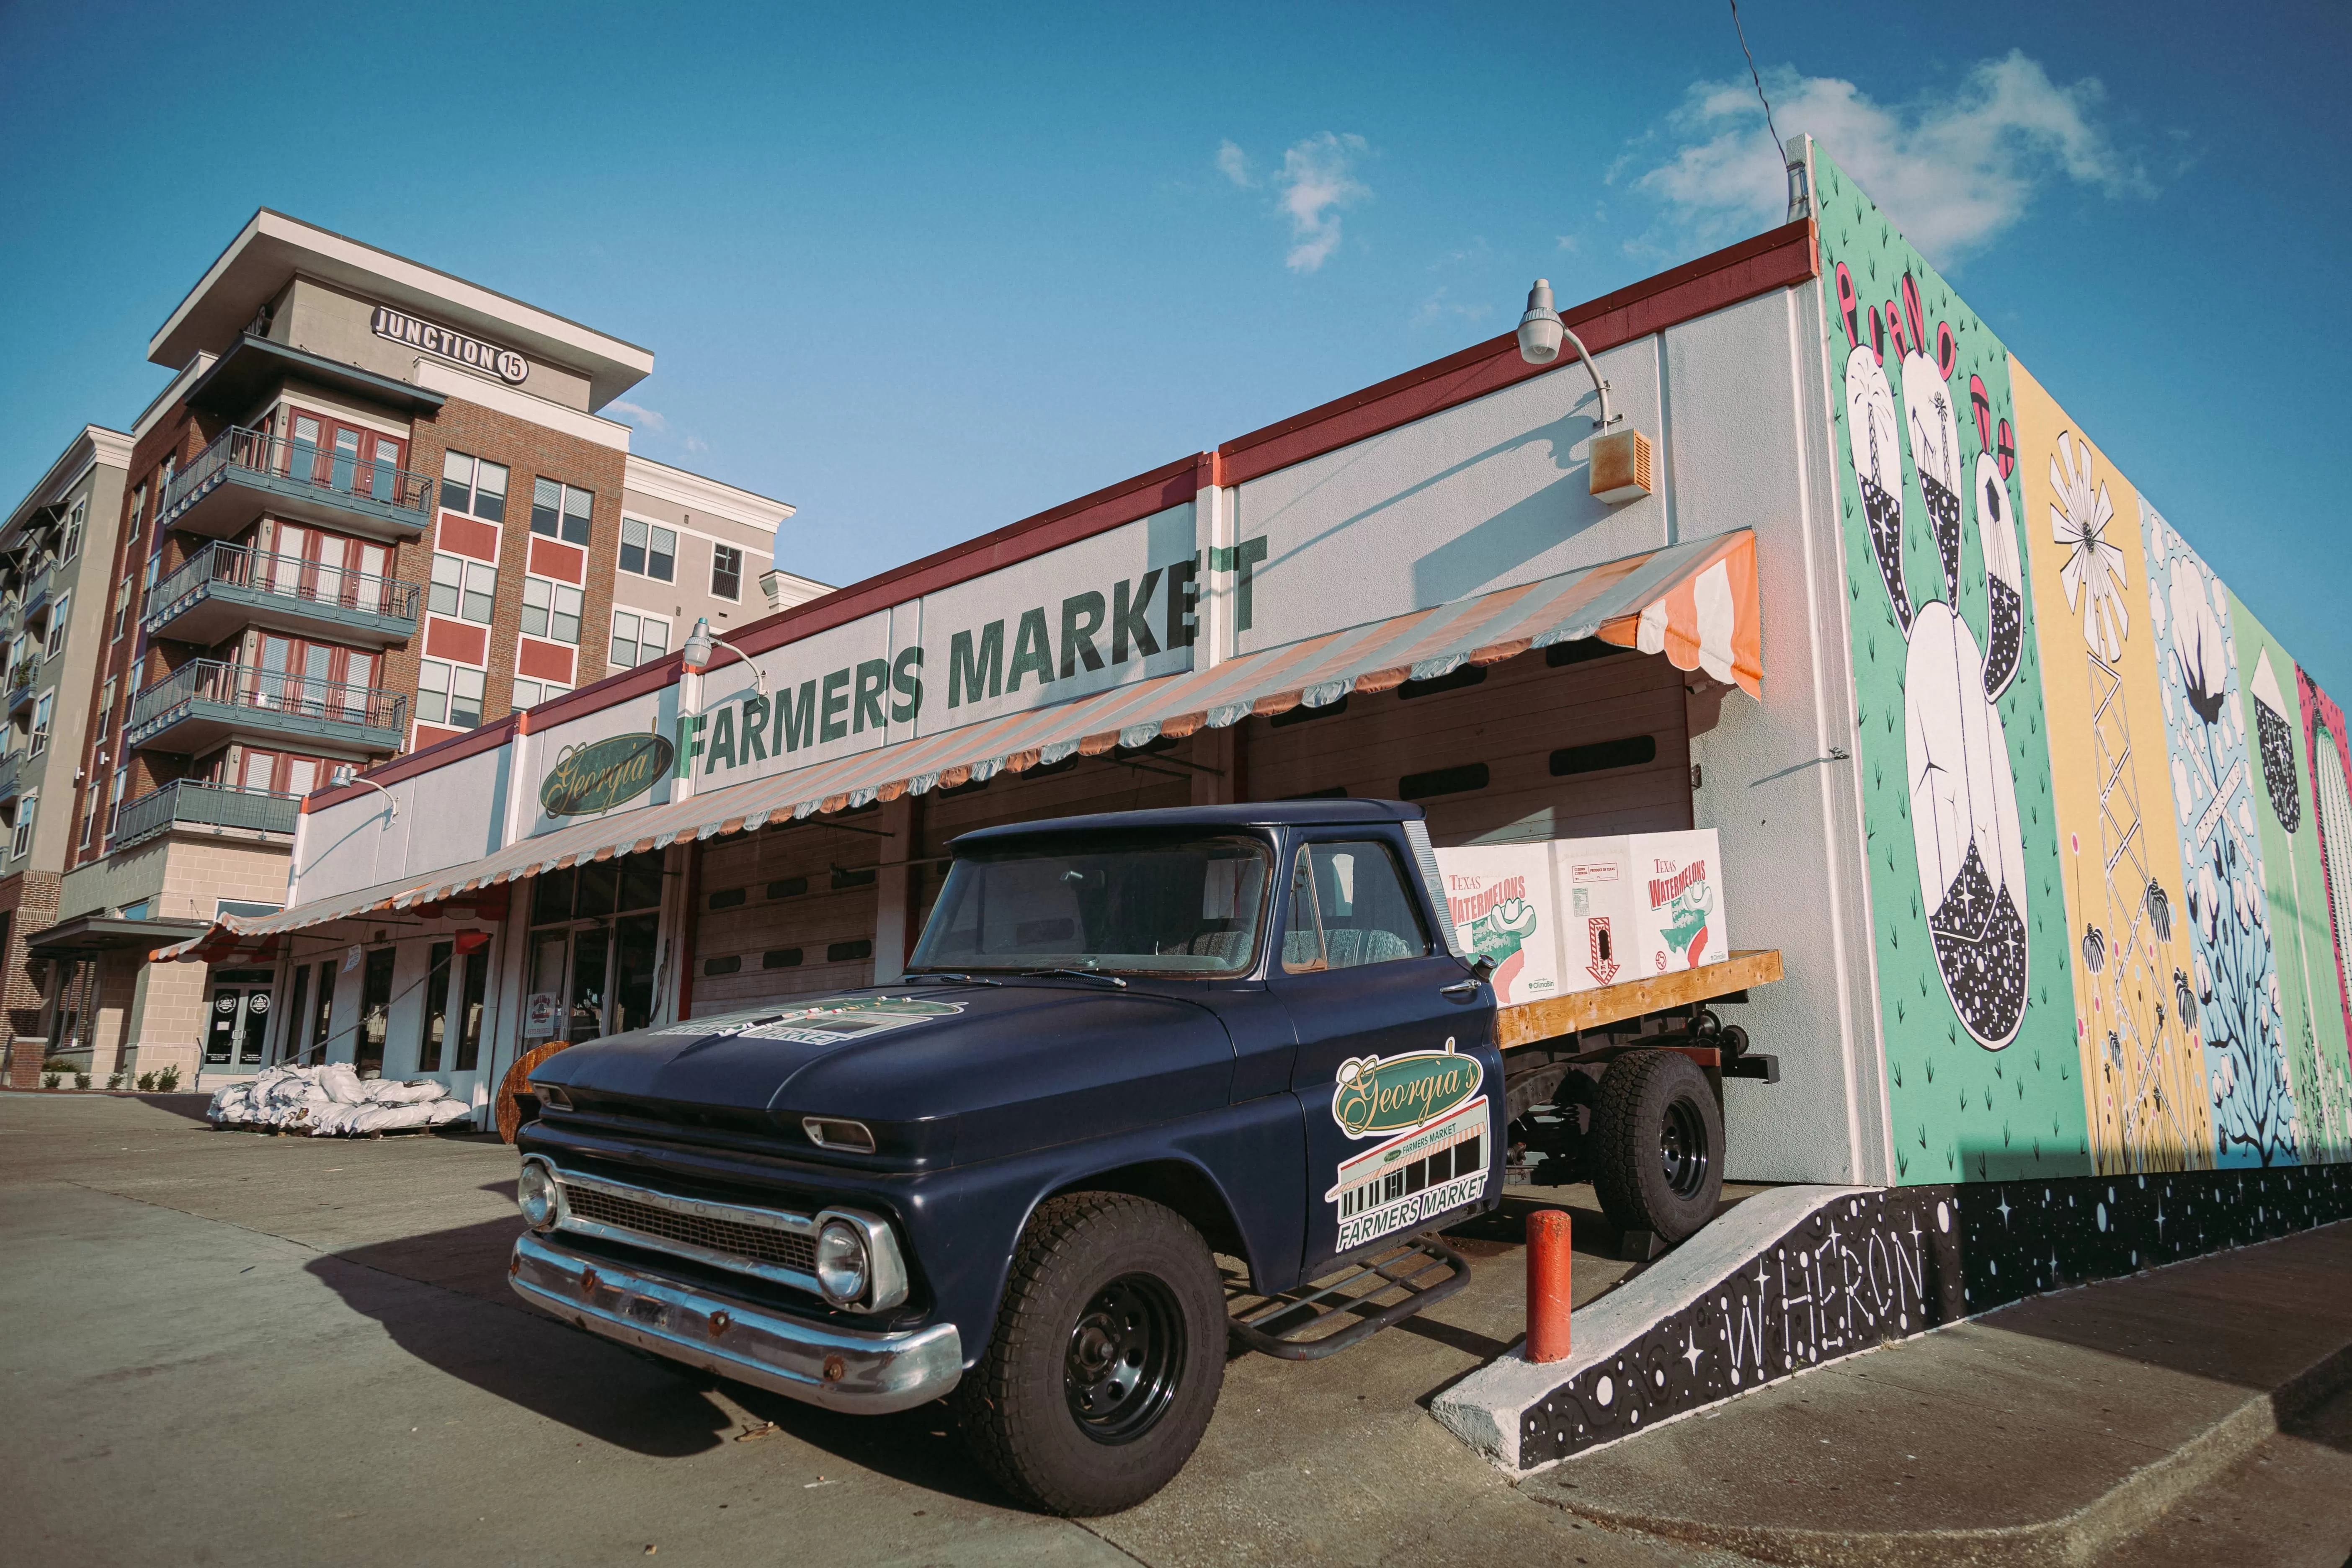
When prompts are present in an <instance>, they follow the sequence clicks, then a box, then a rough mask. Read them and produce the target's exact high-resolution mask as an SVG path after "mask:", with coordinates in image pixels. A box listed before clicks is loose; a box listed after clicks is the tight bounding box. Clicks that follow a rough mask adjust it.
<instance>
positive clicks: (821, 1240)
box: [816, 1219, 873, 1307]
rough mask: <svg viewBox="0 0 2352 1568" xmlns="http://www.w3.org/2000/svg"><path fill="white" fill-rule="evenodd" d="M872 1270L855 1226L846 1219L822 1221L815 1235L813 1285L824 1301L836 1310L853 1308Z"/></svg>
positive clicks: (864, 1240) (871, 1261)
mask: <svg viewBox="0 0 2352 1568" xmlns="http://www.w3.org/2000/svg"><path fill="white" fill-rule="evenodd" d="M872 1268H873V1260H872V1258H869V1257H868V1256H867V1254H866V1237H865V1236H864V1235H863V1234H861V1233H860V1232H859V1230H858V1228H857V1226H854V1225H852V1224H850V1223H849V1222H848V1221H847V1220H845V1219H832V1220H827V1221H825V1224H824V1229H822V1230H820V1231H818V1232H817V1233H816V1284H817V1289H820V1290H822V1291H824V1299H825V1300H827V1301H830V1302H831V1303H833V1304H834V1305H835V1306H836V1307H854V1306H856V1304H857V1299H858V1298H859V1297H861V1296H863V1295H865V1294H866V1276H867V1275H868V1274H869V1273H870V1272H871V1271H872Z"/></svg>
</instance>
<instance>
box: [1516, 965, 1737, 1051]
mask: <svg viewBox="0 0 2352 1568" xmlns="http://www.w3.org/2000/svg"><path fill="white" fill-rule="evenodd" d="M1778 979H1780V949H1779V948H1777V947H1751V948H1735V949H1733V950H1732V953H1731V956H1730V957H1729V958H1727V959H1725V960H1723V961H1722V962H1721V963H1703V964H1701V965H1699V966H1698V967H1697V968H1696V969H1681V970H1676V971H1675V973H1672V974H1660V975H1656V976H1654V977H1653V978H1651V979H1648V980H1629V981H1626V982H1624V983H1622V984H1617V985H1602V986H1599V987H1596V988H1595V989H1593V990H1591V991H1574V992H1570V994H1567V995H1565V996H1547V997H1545V998H1544V999H1543V1000H1542V1001H1540V1002H1517V1003H1514V1004H1512V1005H1510V1006H1507V1007H1505V1008H1503V1009H1501V1010H1500V1013H1499V1015H1498V1016H1497V1017H1496V1020H1495V1027H1496V1043H1497V1044H1498V1045H1499V1046H1500V1047H1501V1048H1502V1049H1504V1050H1506V1051H1508V1050H1514V1049H1516V1048H1517V1047H1521V1046H1532V1045H1535V1044H1537V1043H1538V1042H1540V1041H1543V1040H1552V1039H1558V1038H1559V1037H1561V1036H1563V1035H1572V1034H1575V1033H1577V1032H1579V1031H1580V1030H1584V1029H1599V1028H1603V1027H1606V1026H1609V1025H1611V1024H1618V1023H1623V1022H1624V1021H1626V1020H1627V1019H1631V1018H1639V1017H1642V1016H1644V1015H1646V1014H1651V1013H1664V1012H1669V1011H1672V1010H1673V1009H1675V1008H1680V1007H1691V1006H1695V1005H1698V1004H1700V1003H1703V1002H1706V1001H1710V1000H1712V999H1714V998H1716V997H1718V996H1729V995H1731V994H1734V993H1736V992H1741V991H1745V990H1747V989H1748V988H1749V987H1750V986H1754V985H1769V984H1771V983H1772V982H1773V981H1775V980H1778Z"/></svg>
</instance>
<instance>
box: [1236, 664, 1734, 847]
mask: <svg viewBox="0 0 2352 1568" xmlns="http://www.w3.org/2000/svg"><path fill="white" fill-rule="evenodd" d="M1685 679H1689V678H1688V677H1687V676H1685V674H1684V673H1683V672H1682V671H1681V670H1678V669H1676V668H1674V666H1673V665H1671V664H1669V663H1667V662H1666V660H1665V659H1664V658H1663V657H1661V656H1657V655H1643V654H1638V653H1633V652H1629V651H1626V650H1622V649H1618V648H1614V647H1611V646H1610V645H1608V644H1606V643H1598V642H1590V641H1581V642H1570V643H1561V644H1559V645H1557V646H1555V647H1550V648H1547V649H1545V650H1543V651H1542V652H1539V653H1528V654H1522V655H1520V656H1519V657H1518V658H1513V659H1507V660H1505V661H1504V662H1503V663H1501V664H1496V665H1491V666H1486V667H1484V668H1481V667H1479V666H1476V665H1465V666H1464V667H1463V668H1461V669H1458V670H1456V671H1455V672H1454V674H1452V675H1449V676H1444V677H1441V678H1439V679H1435V680H1426V681H1408V682H1406V683H1405V684H1404V685H1403V686H1402V687H1400V688H1398V689H1396V690H1394V691H1389V692H1381V693H1378V694H1369V693H1365V692H1360V691H1359V692H1354V693H1352V694H1350V695H1349V697H1348V698H1346V699H1345V700H1343V701H1341V702H1337V703H1333V704H1332V705H1331V706H1329V707H1328V708H1295V709H1293V710H1290V711H1289V712H1288V713H1285V714H1281V715H1278V716H1277V717H1276V718H1273V719H1252V720H1249V721H1248V724H1249V731H1248V734H1247V735H1246V737H1245V738H1244V744H1245V745H1246V747H1247V754H1248V758H1249V764H1248V765H1249V793H1250V795H1251V796H1252V797H1253V798H1255V799H1258V800H1280V799H1285V798H1288V797H1294V796H1301V795H1370V796H1375V797H1379V798H1383V799H1391V800H1409V801H1414V802H1417V803H1418V804H1419V805H1421V806H1422V807H1423V809H1424V810H1426V811H1427V812H1428V813H1429V831H1430V837H1432V838H1433V840H1434V841H1435V842H1436V843H1438V844H1440V845H1456V844H1500V843H1508V842H1512V841H1515V840H1520V839H1537V838H1585V837H1601V836H1603V835H1608V834H1618V833H1655V832H1669V831H1673V830H1675V829H1680V828H1686V827H1688V826H1691V794H1690V740H1689V720H1688V717H1687V713H1686V710H1685V697H1684V691H1683V682H1684V681H1685Z"/></svg>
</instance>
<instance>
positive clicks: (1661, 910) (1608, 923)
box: [1551, 827, 1731, 991]
mask: <svg viewBox="0 0 2352 1568" xmlns="http://www.w3.org/2000/svg"><path fill="white" fill-rule="evenodd" d="M1551 852H1552V876H1553V880H1554V882H1555V883H1556V884H1557V886H1558V888H1559V900H1560V906H1561V908H1560V919H1559V926H1560V936H1561V941H1562V943H1563V945H1564V946H1565V947H1566V949H1567V952H1566V954H1565V955H1564V957H1563V959H1562V961H1561V965H1560V973H1561V977H1562V985H1563V987H1564V988H1565V989H1567V990H1570V991H1589V990H1591V989H1592V988H1593V987H1595V986H1598V985H1614V984H1620V983H1622V982H1623V981H1628V980H1646V979H1648V978H1650V977H1651V976H1652V975H1655V974H1665V973H1672V972H1673V971H1675V970H1677V969H1695V968H1696V967H1698V966H1699V965H1701V964H1704V963H1718V962H1720V961H1722V960H1723V959H1726V958H1728V957H1729V956H1730V955H1731V936H1730V931H1729V926H1728V922H1727V919H1726V915H1725V901H1724V897H1723V888H1722V856H1721V853H1720V847H1719V845H1718V843H1717V837H1716V832H1715V829H1714V828H1712V827H1702V828H1696V829H1693V830H1691V831H1689V832H1685V833H1634V834H1628V835H1626V836H1624V837H1617V838H1559V839H1554V840H1553V841H1552V845H1551Z"/></svg>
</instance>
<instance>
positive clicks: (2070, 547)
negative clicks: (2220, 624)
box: [2050, 430, 2131, 664]
mask: <svg viewBox="0 0 2352 1568" xmlns="http://www.w3.org/2000/svg"><path fill="white" fill-rule="evenodd" d="M2093 468H2094V459H2093V458H2092V456H2091V448H2090V447H2089V445H2088V444H2084V445H2083V446H2081V447H2077V446H2076V445H2075V444H2074V432H2073V431H2072V430H2068V431H2065V432H2063V433H2062V434H2061V435H2060V436H2059V437H2058V450H2057V452H2056V454H2055V455H2053V457H2052V458H2051V459H2050V488H2051V489H2052V490H2053V491H2054V492H2056V494H2057V496H2058V498H2059V499H2058V500H2054V501H2053V502H2051V503H2050V537H2051V538H2052V539H2053V540H2055V541H2057V542H2058V544H2059V546H2060V547H2061V548H2062V549H2063V550H2064V551H2065V552H2066V565H2065V567H2064V569H2063V571H2062V572H2061V574H2060V575H2059V581H2060V582H2062V583H2063V584H2065V587H2066V607H2067V608H2068V609H2070V610H2076V611H2079V612H2080V613H2081V614H2082V616H2083V640H2084V642H2085V643H2087V644H2089V645H2090V648H2091V651H2092V652H2093V653H2095V654H2097V655H2098V656H2099V657H2100V658H2103V659H2105V660H2106V661H2107V662H2108V663H2109V664H2113V663H2115V662H2116V660H2117V659H2119V658H2122V657H2123V652H2124V638H2126V637H2129V636H2130V635H2131V612H2130V611H2129V610H2127V609H2126V607H2125V605H2124V552H2123V551H2122V549H2121V548H2120V547H2119V546H2117V545H2116V544H2115V543H2114V542H2112V541H2110V540H2109V539H2108V538H2107V537H2106V532H2107V524H2109V523H2110V522H2113V521H2115V517H2116V508H2115V503H2114V502H2113V501H2112V500H2108V499H2107V487H2106V482H2105V480H2097V481H2095V480H2094V479H2093V473H2092V470H2093Z"/></svg>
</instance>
